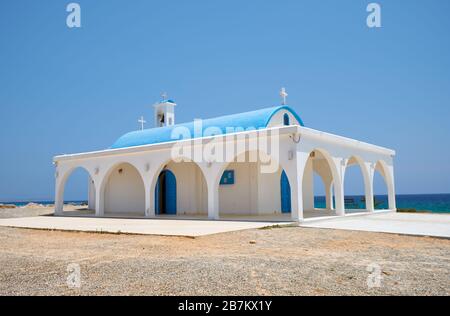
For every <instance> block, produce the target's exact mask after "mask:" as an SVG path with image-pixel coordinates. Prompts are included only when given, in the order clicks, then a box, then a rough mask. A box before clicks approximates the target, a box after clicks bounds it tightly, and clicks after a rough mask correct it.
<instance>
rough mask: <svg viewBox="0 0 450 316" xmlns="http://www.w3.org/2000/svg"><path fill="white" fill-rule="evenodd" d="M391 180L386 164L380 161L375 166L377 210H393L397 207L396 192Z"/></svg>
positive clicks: (374, 181)
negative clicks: (392, 208) (393, 207)
mask: <svg viewBox="0 0 450 316" xmlns="http://www.w3.org/2000/svg"><path fill="white" fill-rule="evenodd" d="M392 185H393V184H392V182H391V178H390V176H389V174H388V171H387V169H386V167H385V166H384V164H383V163H382V162H381V161H379V162H377V163H376V165H375V172H374V175H373V192H374V208H375V210H387V209H391V207H392V206H393V205H395V196H394V190H393V187H392Z"/></svg>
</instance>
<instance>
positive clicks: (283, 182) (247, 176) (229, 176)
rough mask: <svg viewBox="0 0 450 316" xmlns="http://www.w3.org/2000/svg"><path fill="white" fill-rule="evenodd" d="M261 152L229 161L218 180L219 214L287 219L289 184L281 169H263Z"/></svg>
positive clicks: (263, 163)
mask: <svg viewBox="0 0 450 316" xmlns="http://www.w3.org/2000/svg"><path fill="white" fill-rule="evenodd" d="M269 160H270V157H268V156H267V155H266V154H264V153H262V152H261V153H258V152H245V153H243V154H241V155H239V156H238V157H236V159H235V161H234V162H231V163H229V164H228V165H227V166H226V168H225V170H224V172H223V174H222V175H221V178H220V181H219V189H218V190H219V216H220V217H222V218H227V217H228V218H231V217H241V218H242V217H248V218H253V217H256V216H258V217H266V218H280V219H281V218H282V217H283V216H284V217H286V218H288V217H289V219H290V215H289V213H291V207H292V206H291V187H290V184H289V179H288V176H287V174H286V172H285V171H284V170H283V168H282V167H281V166H279V165H277V164H275V168H274V169H275V170H272V168H264V166H265V165H266V162H267V161H269Z"/></svg>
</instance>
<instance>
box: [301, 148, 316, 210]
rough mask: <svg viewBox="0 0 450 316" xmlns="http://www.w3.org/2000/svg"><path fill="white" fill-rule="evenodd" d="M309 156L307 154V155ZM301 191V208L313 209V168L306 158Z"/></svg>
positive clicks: (310, 161)
mask: <svg viewBox="0 0 450 316" xmlns="http://www.w3.org/2000/svg"><path fill="white" fill-rule="evenodd" d="M308 157H309V156H308ZM302 174H303V181H302V186H301V188H302V192H303V209H304V210H308V211H313V210H314V170H313V162H312V160H307V163H306V166H305V168H304V172H303V173H302Z"/></svg>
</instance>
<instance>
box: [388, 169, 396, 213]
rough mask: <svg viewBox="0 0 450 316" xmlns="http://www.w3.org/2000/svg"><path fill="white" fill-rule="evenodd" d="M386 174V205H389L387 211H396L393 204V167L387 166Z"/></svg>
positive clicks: (394, 203)
mask: <svg viewBox="0 0 450 316" xmlns="http://www.w3.org/2000/svg"><path fill="white" fill-rule="evenodd" d="M386 173H389V175H387V177H386V178H387V179H386V182H387V183H389V184H388V186H387V187H388V203H389V209H390V210H395V211H396V210H397V204H396V202H395V182H394V166H393V165H391V166H388V167H387V170H386Z"/></svg>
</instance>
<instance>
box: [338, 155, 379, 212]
mask: <svg viewBox="0 0 450 316" xmlns="http://www.w3.org/2000/svg"><path fill="white" fill-rule="evenodd" d="M363 168H364V165H363V162H362V161H361V160H360V159H359V158H357V157H350V159H349V160H348V162H347V166H346V168H345V171H344V207H345V212H346V213H355V212H361V211H362V210H366V211H367V203H366V198H369V199H370V198H372V199H373V197H371V196H369V194H368V192H367V189H368V188H367V187H366V181H367V180H366V178H367V177H368V175H366V174H365V173H364V171H365V170H364V169H363Z"/></svg>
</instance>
